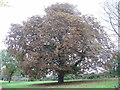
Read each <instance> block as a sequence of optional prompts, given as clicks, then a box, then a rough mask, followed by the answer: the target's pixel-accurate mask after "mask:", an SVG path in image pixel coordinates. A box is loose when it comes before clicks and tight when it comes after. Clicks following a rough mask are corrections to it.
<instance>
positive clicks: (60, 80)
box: [58, 71, 64, 83]
mask: <svg viewBox="0 0 120 90" xmlns="http://www.w3.org/2000/svg"><path fill="white" fill-rule="evenodd" d="M58 83H64V72H63V71H59V72H58Z"/></svg>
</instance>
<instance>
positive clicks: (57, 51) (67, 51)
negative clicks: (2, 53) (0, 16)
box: [5, 3, 114, 83]
mask: <svg viewBox="0 0 120 90" xmlns="http://www.w3.org/2000/svg"><path fill="white" fill-rule="evenodd" d="M45 12H46V15H44V16H43V17H41V16H39V15H36V16H32V17H30V18H28V20H27V21H23V22H22V24H12V25H11V27H10V30H11V31H10V32H9V35H8V36H7V38H6V41H5V43H6V44H7V46H8V50H9V52H10V53H11V54H13V56H14V57H15V58H16V59H17V60H19V61H21V67H22V68H24V71H25V72H26V74H28V75H29V76H30V77H34V78H41V77H45V76H46V75H47V74H50V73H52V74H56V75H58V82H59V83H61V82H63V79H64V75H65V74H70V73H71V74H78V73H83V72H88V71H91V70H96V71H97V70H98V69H100V68H103V69H104V70H107V69H108V67H110V66H111V64H112V61H111V58H112V49H111V48H113V46H114V45H113V44H112V43H111V42H110V39H109V38H108V36H107V34H106V33H105V31H104V29H103V27H102V26H101V25H100V23H99V22H98V21H97V19H96V18H94V17H93V16H90V15H82V14H81V13H80V12H79V11H78V10H77V9H76V7H75V6H74V5H71V4H68V3H63V4H59V3H57V4H53V5H51V6H49V7H47V8H46V9H45Z"/></svg>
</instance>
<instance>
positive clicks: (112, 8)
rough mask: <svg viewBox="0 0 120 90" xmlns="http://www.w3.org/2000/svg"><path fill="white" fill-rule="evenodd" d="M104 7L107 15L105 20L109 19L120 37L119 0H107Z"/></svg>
mask: <svg viewBox="0 0 120 90" xmlns="http://www.w3.org/2000/svg"><path fill="white" fill-rule="evenodd" d="M102 7H103V10H104V11H103V12H104V15H105V18H104V20H105V21H107V22H108V23H109V24H110V25H111V28H109V29H110V30H113V31H114V32H115V33H116V35H117V36H118V37H120V33H119V32H118V27H120V2H119V0H115V1H113V0H110V1H105V2H104V5H103V6H102Z"/></svg>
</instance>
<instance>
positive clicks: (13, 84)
mask: <svg viewBox="0 0 120 90" xmlns="http://www.w3.org/2000/svg"><path fill="white" fill-rule="evenodd" d="M52 82H56V81H31V82H28V81H21V82H18V81H16V82H15V81H11V83H8V82H7V81H4V82H2V87H3V88H39V87H37V86H35V85H33V84H42V83H52Z"/></svg>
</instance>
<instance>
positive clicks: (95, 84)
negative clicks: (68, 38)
mask: <svg viewBox="0 0 120 90" xmlns="http://www.w3.org/2000/svg"><path fill="white" fill-rule="evenodd" d="M93 80H95V79H93ZM93 80H88V79H87V81H93ZM97 80H98V79H97ZM67 81H86V80H67ZM67 81H66V82H67ZM53 82H57V81H31V82H27V81H26V82H25V81H21V82H15V81H12V82H11V83H8V82H6V81H4V82H2V87H3V88H43V86H40V85H34V84H43V83H53ZM117 84H118V81H117V80H114V79H110V80H109V81H108V80H104V81H99V82H98V81H94V82H86V83H85V82H83V83H69V84H67V85H66V84H63V85H55V86H54V85H52V86H44V88H114V87H115V86H117Z"/></svg>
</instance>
